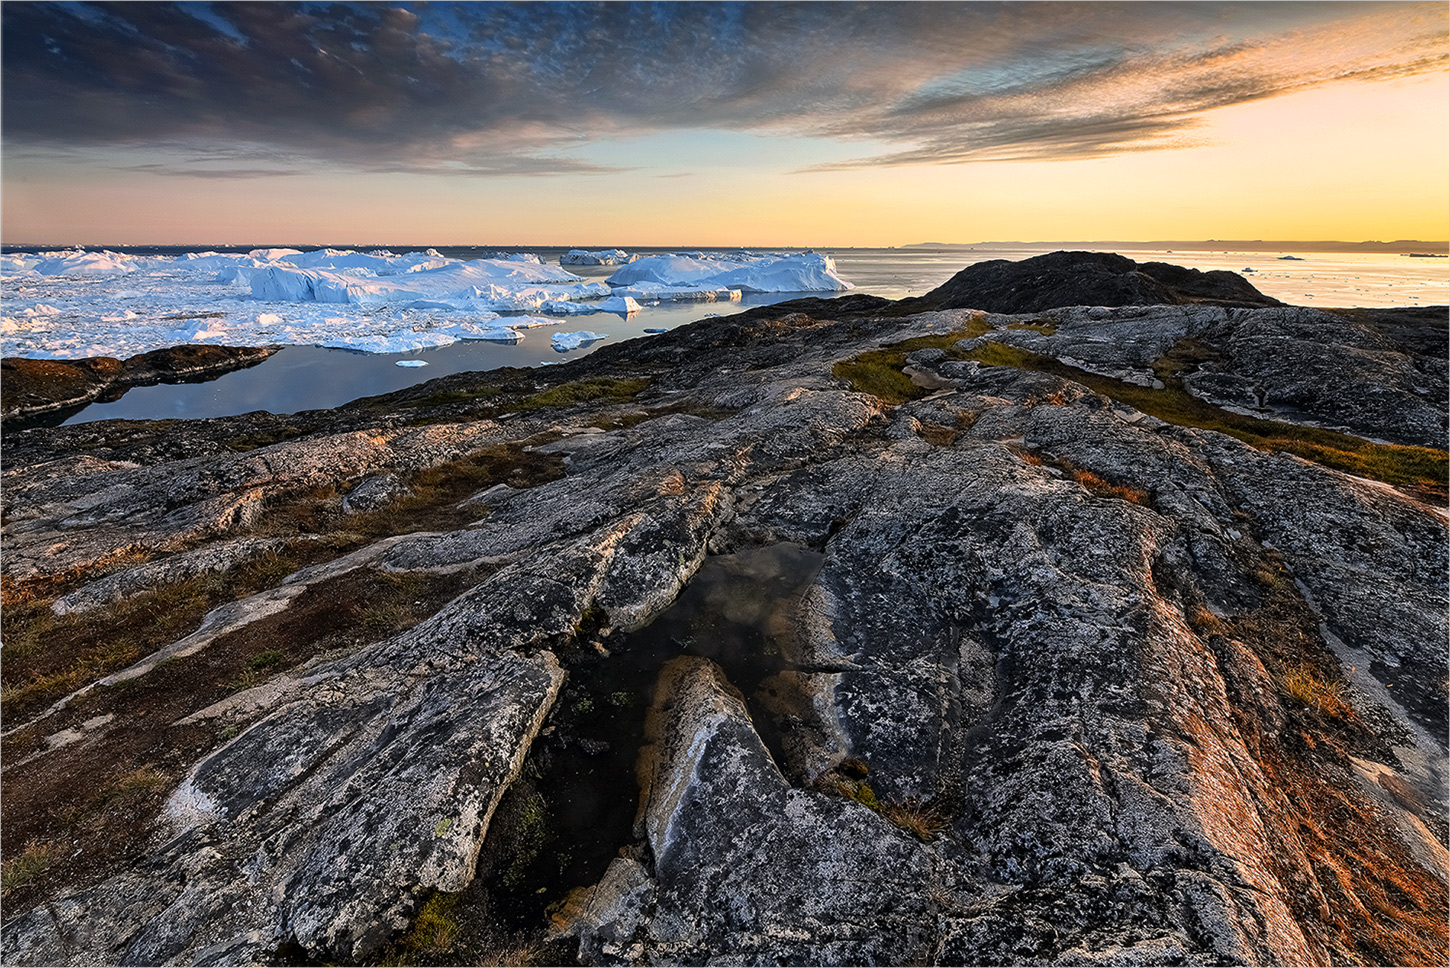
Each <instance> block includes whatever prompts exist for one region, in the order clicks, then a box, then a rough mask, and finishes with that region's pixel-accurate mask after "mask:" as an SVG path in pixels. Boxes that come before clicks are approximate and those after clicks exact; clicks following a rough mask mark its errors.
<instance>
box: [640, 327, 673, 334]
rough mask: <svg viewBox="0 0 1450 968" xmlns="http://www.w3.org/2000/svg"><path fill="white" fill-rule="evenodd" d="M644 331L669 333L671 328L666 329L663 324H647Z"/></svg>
mask: <svg viewBox="0 0 1450 968" xmlns="http://www.w3.org/2000/svg"><path fill="white" fill-rule="evenodd" d="M644 331H645V332H646V333H668V332H669V330H667V329H665V328H664V327H662V326H646V327H645V328H644Z"/></svg>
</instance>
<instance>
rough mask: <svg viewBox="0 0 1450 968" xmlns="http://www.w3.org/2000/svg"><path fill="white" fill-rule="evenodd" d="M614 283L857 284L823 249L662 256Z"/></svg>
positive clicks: (817, 288)
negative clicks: (844, 275)
mask: <svg viewBox="0 0 1450 968" xmlns="http://www.w3.org/2000/svg"><path fill="white" fill-rule="evenodd" d="M608 282H609V284H610V285H611V286H633V285H637V284H639V283H651V282H652V283H658V284H660V285H664V286H677V287H685V286H690V287H700V288H728V289H741V290H744V291H745V292H838V291H841V290H844V289H850V288H852V286H851V284H850V283H849V282H847V281H846V280H845V279H842V278H841V277H840V276H839V275H837V274H836V263H835V261H834V260H833V259H832V258H831V257H830V256H828V255H825V254H823V253H820V252H801V253H797V254H795V255H764V256H757V255H753V254H750V253H735V254H733V255H731V256H729V257H725V256H717V255H716V254H715V253H701V254H700V257H694V256H682V255H656V256H649V257H647V258H643V259H639V260H637V261H635V262H631V263H630V264H629V265H627V266H622V267H620V268H619V269H618V270H617V271H615V273H614V274H613V275H611V276H610V277H609V280H608Z"/></svg>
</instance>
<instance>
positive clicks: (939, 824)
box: [881, 800, 948, 842]
mask: <svg viewBox="0 0 1450 968" xmlns="http://www.w3.org/2000/svg"><path fill="white" fill-rule="evenodd" d="M881 815H882V816H883V817H885V818H886V819H887V820H890V821H891V822H892V823H894V824H896V826H898V827H900V828H901V829H902V830H905V831H906V832H907V833H909V834H911V835H912V836H913V837H915V838H916V839H917V840H920V841H922V842H926V841H928V840H931V839H932V838H933V837H935V836H936V835H937V834H939V833H941V832H942V831H943V830H945V829H946V828H947V823H948V820H947V817H946V815H945V814H943V813H942V812H940V811H939V810H937V809H936V808H935V807H934V806H932V805H930V804H929V803H925V802H921V801H916V800H888V801H887V802H886V803H884V804H882V806H881Z"/></svg>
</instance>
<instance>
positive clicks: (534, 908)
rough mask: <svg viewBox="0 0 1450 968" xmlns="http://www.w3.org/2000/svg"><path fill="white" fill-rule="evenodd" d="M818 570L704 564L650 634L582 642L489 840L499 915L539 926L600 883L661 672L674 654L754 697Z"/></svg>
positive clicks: (632, 792)
mask: <svg viewBox="0 0 1450 968" xmlns="http://www.w3.org/2000/svg"><path fill="white" fill-rule="evenodd" d="M822 561H823V556H822V555H820V554H819V553H817V552H814V551H810V550H809V549H806V548H802V547H800V546H798V545H793V544H777V545H773V546H770V547H767V548H758V549H753V550H750V551H746V552H742V553H740V554H735V555H715V556H711V557H709V558H706V559H705V562H704V564H703V565H701V567H700V570H699V571H698V572H697V573H696V574H695V577H694V578H692V579H691V581H690V583H689V585H688V586H686V588H685V589H684V591H683V592H681V594H680V596H679V598H678V599H677V600H676V601H675V603H674V604H673V605H672V606H670V608H669V609H668V610H667V611H665V612H664V613H663V614H662V615H660V616H659V618H657V619H656V620H655V621H654V622H652V623H651V624H650V625H649V626H648V627H646V628H644V629H641V630H639V631H637V632H633V633H630V634H627V635H626V634H620V633H615V634H613V635H609V636H605V637H602V638H600V639H597V640H596V641H598V642H599V643H600V646H601V648H597V649H596V648H595V647H593V646H592V645H590V644H589V642H585V643H583V650H582V653H581V654H580V655H578V656H574V657H571V658H570V660H569V681H568V683H567V685H566V686H565V688H564V690H563V691H562V692H561V693H560V696H559V699H558V701H557V702H556V703H555V706H554V711H553V712H552V713H551V714H550V717H549V725H548V726H547V727H546V729H552V732H551V733H550V734H549V735H548V736H546V737H541V738H540V739H539V740H536V741H535V744H534V748H533V750H531V751H530V754H529V763H528V765H527V766H526V768H525V774H524V776H523V777H522V778H521V779H520V780H519V781H517V782H515V784H514V786H513V787H512V788H511V789H510V792H509V794H508V796H507V797H506V798H505V800H504V802H503V803H501V804H500V805H499V811H498V821H497V823H496V827H497V828H498V829H497V830H496V829H494V828H493V827H491V828H490V831H489V835H488V844H487V845H486V846H485V849H484V855H485V856H489V855H493V861H494V865H495V866H494V868H493V871H492V874H491V880H492V886H493V888H494V889H495V890H496V892H497V893H496V895H495V902H494V903H495V904H497V905H498V909H497V910H498V913H500V914H502V915H504V916H506V917H507V918H508V919H509V920H511V921H513V922H514V923H515V924H517V925H518V926H525V925H531V924H537V923H538V922H539V920H540V919H541V918H542V917H543V915H544V912H545V909H546V908H547V907H548V906H549V905H550V904H552V903H554V902H555V901H558V900H559V899H561V898H562V897H563V896H564V895H565V894H566V893H568V891H570V890H571V889H573V888H576V887H582V886H586V885H589V884H593V883H595V882H596V881H598V880H599V878H600V877H602V876H603V874H604V870H605V868H606V867H608V866H609V861H610V860H611V859H612V858H613V857H615V856H616V854H617V853H618V851H619V849H620V848H621V847H624V846H626V845H628V844H630V843H631V842H632V841H633V840H634V835H633V832H632V831H633V827H634V821H635V815H636V811H637V809H638V807H639V802H638V801H639V788H638V783H637V780H636V774H635V768H636V762H635V761H636V759H637V756H638V752H639V748H640V744H641V743H642V742H643V737H644V719H645V713H646V711H647V709H648V707H649V704H650V702H651V700H652V697H653V694H654V689H655V681H656V679H657V678H658V676H659V671H660V668H661V667H662V666H663V665H664V664H665V663H666V662H667V661H669V660H670V659H672V658H674V657H675V656H678V655H681V654H688V655H700V656H705V657H707V658H709V659H712V660H714V661H715V662H717V663H719V664H720V665H721V667H723V668H724V670H725V674H726V675H727V676H728V677H729V679H730V681H731V682H732V683H733V684H734V685H735V686H736V687H738V688H739V689H740V690H741V692H743V693H744V694H745V695H746V696H752V695H753V694H754V693H755V692H756V689H757V687H758V686H759V685H760V683H761V682H762V681H763V680H765V679H766V678H767V677H769V676H772V675H774V674H776V673H778V672H779V671H780V670H781V669H782V668H783V667H784V660H783V658H782V651H783V650H782V646H783V645H785V636H787V635H789V633H790V627H791V619H792V616H793V614H794V611H795V609H796V608H797V606H798V604H799V602H800V598H801V595H802V594H803V593H804V591H805V590H806V588H807V587H808V586H809V585H810V583H811V582H812V581H813V580H814V579H815V577H816V574H817V573H818V572H819V571H820V568H821V563H822ZM606 643H607V644H606ZM785 651H789V648H788V646H787V647H786V648H785ZM606 653H607V654H606ZM751 714H752V716H753V717H754V718H755V721H756V726H757V728H758V729H759V730H760V732H761V735H762V738H764V739H766V741H767V745H768V746H772V747H774V745H775V744H774V743H773V736H771V735H770V733H771V730H770V729H769V723H768V717H766V716H763V715H762V714H761V711H760V710H759V709H757V708H755V706H754V705H753V703H752V705H751ZM772 752H773V753H774V754H775V755H776V756H777V757H779V755H780V753H779V750H778V749H774V748H773V749H772Z"/></svg>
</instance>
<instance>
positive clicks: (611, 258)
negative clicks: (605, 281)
mask: <svg viewBox="0 0 1450 968" xmlns="http://www.w3.org/2000/svg"><path fill="white" fill-rule="evenodd" d="M638 258H640V257H639V256H637V255H634V254H632V253H629V252H626V251H624V250H623V249H603V250H601V251H599V252H590V251H588V250H586V249H570V250H569V251H568V252H566V253H564V254H563V255H561V256H559V265H561V266H618V265H626V264H628V263H630V262H633V261H634V260H636V259H638Z"/></svg>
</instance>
